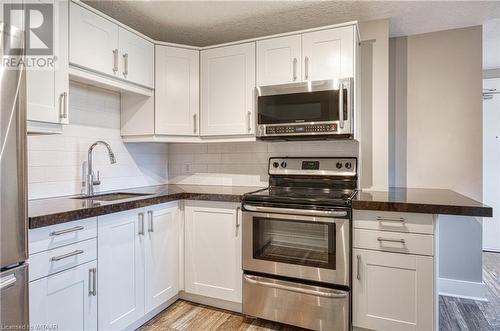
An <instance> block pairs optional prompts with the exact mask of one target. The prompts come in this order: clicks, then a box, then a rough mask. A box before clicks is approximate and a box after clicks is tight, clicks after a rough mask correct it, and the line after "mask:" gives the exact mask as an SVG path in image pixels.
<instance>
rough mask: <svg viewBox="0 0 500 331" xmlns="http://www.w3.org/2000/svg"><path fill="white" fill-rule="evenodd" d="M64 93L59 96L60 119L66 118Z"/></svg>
mask: <svg viewBox="0 0 500 331" xmlns="http://www.w3.org/2000/svg"><path fill="white" fill-rule="evenodd" d="M63 102H64V93H61V94H59V118H64V108H63Z"/></svg>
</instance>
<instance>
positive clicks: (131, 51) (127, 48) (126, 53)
mask: <svg viewBox="0 0 500 331" xmlns="http://www.w3.org/2000/svg"><path fill="white" fill-rule="evenodd" d="M118 41H119V46H120V49H119V52H120V56H119V61H118V62H119V75H120V77H121V78H123V79H126V80H128V81H130V82H132V83H136V84H139V85H143V86H146V87H150V88H153V87H154V62H153V59H154V45H153V44H152V43H150V42H149V41H147V40H146V39H144V38H141V37H139V36H138V35H136V34H135V33H132V32H130V31H128V30H125V29H123V28H121V27H120V28H119V32H118Z"/></svg>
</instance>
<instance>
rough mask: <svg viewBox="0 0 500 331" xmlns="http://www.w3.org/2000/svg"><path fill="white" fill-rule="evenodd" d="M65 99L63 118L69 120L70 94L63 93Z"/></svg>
mask: <svg viewBox="0 0 500 331" xmlns="http://www.w3.org/2000/svg"><path fill="white" fill-rule="evenodd" d="M63 98H64V103H63V110H64V112H63V118H64V119H66V118H68V92H63Z"/></svg>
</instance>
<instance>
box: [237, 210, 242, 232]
mask: <svg viewBox="0 0 500 331" xmlns="http://www.w3.org/2000/svg"><path fill="white" fill-rule="evenodd" d="M240 211H241V207H236V237H238V233H239V232H240V231H239V230H240Z"/></svg>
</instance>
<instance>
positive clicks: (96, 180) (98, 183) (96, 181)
mask: <svg viewBox="0 0 500 331" xmlns="http://www.w3.org/2000/svg"><path fill="white" fill-rule="evenodd" d="M92 184H93V185H101V174H100V173H99V170H97V179H95V180H93V182H92Z"/></svg>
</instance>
